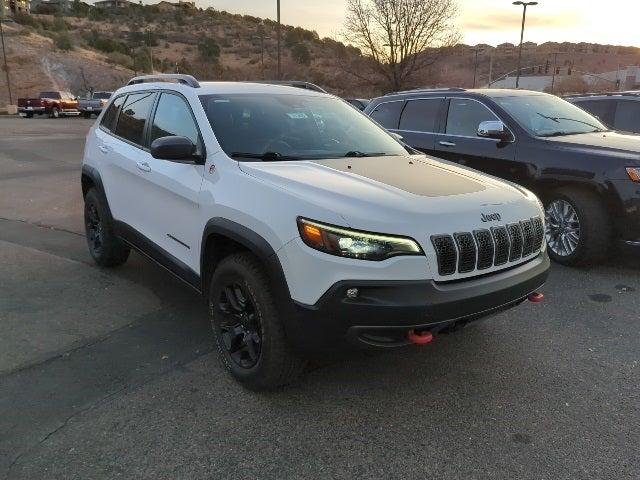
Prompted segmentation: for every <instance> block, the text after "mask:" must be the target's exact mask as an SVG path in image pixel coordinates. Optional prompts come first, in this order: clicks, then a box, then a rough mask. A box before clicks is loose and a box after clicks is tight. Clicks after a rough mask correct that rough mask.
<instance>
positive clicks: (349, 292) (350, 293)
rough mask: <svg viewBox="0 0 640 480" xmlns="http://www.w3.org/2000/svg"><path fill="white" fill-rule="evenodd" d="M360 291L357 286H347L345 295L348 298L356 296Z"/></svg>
mask: <svg viewBox="0 0 640 480" xmlns="http://www.w3.org/2000/svg"><path fill="white" fill-rule="evenodd" d="M359 293H360V292H359V291H358V289H357V288H349V289H347V297H348V298H356V297H357V296H358V294H359Z"/></svg>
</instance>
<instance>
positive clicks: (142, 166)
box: [136, 162, 151, 172]
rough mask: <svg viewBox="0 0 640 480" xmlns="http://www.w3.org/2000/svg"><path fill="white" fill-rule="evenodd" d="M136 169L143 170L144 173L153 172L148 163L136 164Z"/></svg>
mask: <svg viewBox="0 0 640 480" xmlns="http://www.w3.org/2000/svg"><path fill="white" fill-rule="evenodd" d="M136 167H138V170H142V171H143V172H150V171H151V167H150V166H149V164H148V163H147V162H136Z"/></svg>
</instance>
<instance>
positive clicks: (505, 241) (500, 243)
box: [491, 227, 511, 266]
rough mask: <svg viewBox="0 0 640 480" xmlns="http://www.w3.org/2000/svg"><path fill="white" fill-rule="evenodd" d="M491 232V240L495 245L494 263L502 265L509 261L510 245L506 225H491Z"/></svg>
mask: <svg viewBox="0 0 640 480" xmlns="http://www.w3.org/2000/svg"><path fill="white" fill-rule="evenodd" d="M491 233H492V234H493V241H494V242H495V245H496V258H495V261H494V265H496V266H498V265H504V264H505V263H507V262H508V261H509V247H510V245H511V243H510V242H509V234H508V233H507V227H492V228H491Z"/></svg>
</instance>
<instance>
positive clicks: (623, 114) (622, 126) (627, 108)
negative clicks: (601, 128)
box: [613, 100, 640, 133]
mask: <svg viewBox="0 0 640 480" xmlns="http://www.w3.org/2000/svg"><path fill="white" fill-rule="evenodd" d="M617 103H618V105H617V106H616V116H615V119H614V122H613V125H614V126H615V129H616V130H622V131H624V132H634V133H640V102H639V101H636V100H619V101H618V102H617Z"/></svg>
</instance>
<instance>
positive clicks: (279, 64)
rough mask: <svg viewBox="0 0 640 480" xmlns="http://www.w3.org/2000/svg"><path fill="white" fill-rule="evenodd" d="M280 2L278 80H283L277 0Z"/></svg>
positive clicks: (278, 28)
mask: <svg viewBox="0 0 640 480" xmlns="http://www.w3.org/2000/svg"><path fill="white" fill-rule="evenodd" d="M277 2H278V27H277V30H278V80H281V76H282V68H281V57H280V37H281V34H280V0H277Z"/></svg>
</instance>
